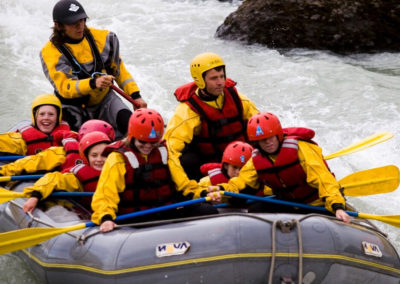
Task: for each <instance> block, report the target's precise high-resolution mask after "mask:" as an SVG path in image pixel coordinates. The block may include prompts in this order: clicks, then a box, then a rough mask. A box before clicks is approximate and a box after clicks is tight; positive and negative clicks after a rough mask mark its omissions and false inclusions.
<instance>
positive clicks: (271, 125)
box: [247, 112, 283, 141]
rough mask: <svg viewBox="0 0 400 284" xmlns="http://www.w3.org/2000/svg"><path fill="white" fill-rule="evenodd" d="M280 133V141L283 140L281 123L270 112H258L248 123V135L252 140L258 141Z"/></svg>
mask: <svg viewBox="0 0 400 284" xmlns="http://www.w3.org/2000/svg"><path fill="white" fill-rule="evenodd" d="M275 135H278V139H279V141H282V140H283V130H282V126H281V123H280V121H279V119H278V117H276V116H275V115H274V114H272V113H270V112H263V113H257V114H255V115H253V116H252V117H251V118H250V120H249V122H248V123H247V136H248V137H249V140H250V141H257V140H262V139H266V138H269V137H273V136H275Z"/></svg>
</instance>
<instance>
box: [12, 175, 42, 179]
mask: <svg viewBox="0 0 400 284" xmlns="http://www.w3.org/2000/svg"><path fill="white" fill-rule="evenodd" d="M42 176H44V175H24V176H11V178H10V180H30V179H38V178H41V177H42Z"/></svg>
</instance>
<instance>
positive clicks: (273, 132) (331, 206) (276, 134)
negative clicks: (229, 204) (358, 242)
mask: <svg viewBox="0 0 400 284" xmlns="http://www.w3.org/2000/svg"><path fill="white" fill-rule="evenodd" d="M247 133H248V137H249V140H250V141H254V146H255V148H256V150H254V152H253V156H252V158H251V159H250V160H249V161H248V162H247V163H246V164H245V165H244V166H243V168H242V169H241V170H240V173H239V176H238V177H235V178H232V179H230V180H229V182H228V183H223V184H220V186H218V187H209V190H210V191H215V190H219V189H221V190H225V191H230V192H236V193H238V192H240V191H241V190H242V189H244V188H245V187H246V186H250V187H252V188H255V189H257V188H260V185H265V186H267V187H269V188H271V189H272V192H273V194H275V195H276V196H277V198H280V199H283V200H288V201H294V202H301V203H307V204H310V205H325V207H326V209H327V210H329V211H331V212H334V213H335V215H336V217H337V218H339V219H341V220H343V221H344V222H349V221H350V217H349V215H348V214H347V213H346V212H345V210H344V209H345V199H344V198H343V196H342V195H341V193H340V184H339V183H338V182H337V180H336V179H335V177H334V176H333V174H332V173H331V172H330V171H329V169H328V167H327V165H326V163H325V161H324V159H323V156H322V150H321V148H320V147H318V146H317V145H316V144H315V143H313V142H312V141H311V140H307V139H306V137H299V136H284V134H283V130H282V127H281V124H280V121H279V119H278V118H277V117H276V116H275V115H274V114H272V113H267V112H266V113H259V114H256V115H254V116H253V117H252V118H251V119H250V120H249V122H248V126H247ZM303 139H306V140H303ZM209 195H210V196H211V197H212V198H214V199H215V200H216V201H219V200H220V199H221V197H220V196H219V195H215V193H214V194H212V193H210V194H209ZM260 207H261V208H260ZM268 207H272V205H268V204H267V203H262V204H260V203H258V204H257V205H256V206H255V207H254V208H256V209H255V210H254V211H259V210H262V209H266V210H269V208H268Z"/></svg>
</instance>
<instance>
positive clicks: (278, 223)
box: [268, 219, 303, 284]
mask: <svg viewBox="0 0 400 284" xmlns="http://www.w3.org/2000/svg"><path fill="white" fill-rule="evenodd" d="M295 226H296V228H297V239H298V246H299V253H298V254H299V270H298V282H297V283H303V237H302V234H301V226H300V221H299V220H297V219H292V221H291V222H283V221H282V220H275V221H274V222H273V223H272V232H271V233H272V237H271V245H272V252H271V264H270V267H269V278H268V284H273V278H274V268H275V259H276V228H277V227H279V228H280V229H281V231H282V232H283V233H289V231H290V230H291V229H293V228H294V227H295ZM282 283H286V282H285V281H283V282H282Z"/></svg>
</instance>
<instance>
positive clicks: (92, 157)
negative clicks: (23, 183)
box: [23, 131, 111, 212]
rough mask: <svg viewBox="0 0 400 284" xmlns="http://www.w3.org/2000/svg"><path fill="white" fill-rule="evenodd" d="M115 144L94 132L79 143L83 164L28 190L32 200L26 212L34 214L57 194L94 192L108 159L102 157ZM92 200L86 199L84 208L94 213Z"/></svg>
mask: <svg viewBox="0 0 400 284" xmlns="http://www.w3.org/2000/svg"><path fill="white" fill-rule="evenodd" d="M110 143H111V139H110V137H109V136H108V135H107V134H105V133H103V132H100V131H93V132H90V133H88V134H86V135H84V136H83V137H82V139H81V140H80V142H79V154H80V156H81V158H82V160H83V163H81V164H78V165H76V166H74V167H71V168H68V169H65V170H64V171H62V172H52V173H48V174H46V175H44V176H43V177H42V178H40V179H39V180H38V181H37V182H35V184H34V185H33V186H29V187H26V188H25V189H24V193H27V194H28V195H29V196H30V197H29V198H28V200H27V201H26V202H25V204H24V207H23V210H24V211H25V212H32V211H33V210H34V209H35V208H36V206H37V204H38V202H39V201H40V200H43V199H46V198H47V197H48V196H49V195H50V194H51V193H52V192H53V191H54V190H64V191H68V192H75V191H85V192H94V191H95V189H96V186H97V180H98V178H99V176H100V172H101V169H102V168H103V165H104V161H105V160H106V158H105V157H104V156H103V155H102V153H103V151H104V149H105V147H106V146H107V145H108V144H110ZM90 203H91V198H87V199H83V201H82V205H84V206H85V207H87V208H88V209H90Z"/></svg>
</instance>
